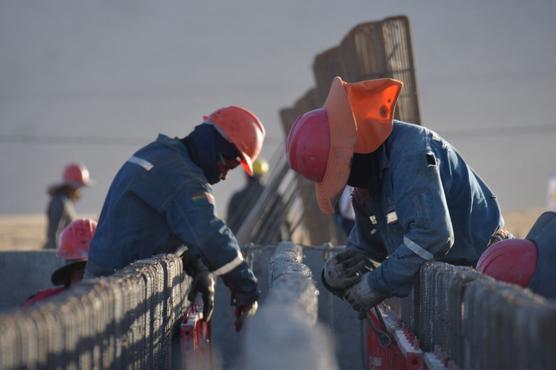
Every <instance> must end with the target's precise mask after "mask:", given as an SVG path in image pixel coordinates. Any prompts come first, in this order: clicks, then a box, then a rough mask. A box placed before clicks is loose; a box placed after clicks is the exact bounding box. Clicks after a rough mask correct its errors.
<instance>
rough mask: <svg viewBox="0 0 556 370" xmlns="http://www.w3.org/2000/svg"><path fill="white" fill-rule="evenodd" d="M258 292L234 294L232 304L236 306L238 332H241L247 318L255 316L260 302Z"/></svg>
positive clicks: (235, 323)
mask: <svg viewBox="0 0 556 370" xmlns="http://www.w3.org/2000/svg"><path fill="white" fill-rule="evenodd" d="M257 299H258V294H257V293H256V294H244V293H238V294H234V295H233V296H232V304H233V305H234V306H235V310H234V315H235V322H234V326H235V329H236V332H239V331H240V330H241V328H242V327H243V323H244V322H245V320H246V319H248V318H250V317H253V316H255V314H256V313H257V309H258V308H259V304H258V303H257Z"/></svg>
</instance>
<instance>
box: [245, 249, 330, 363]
mask: <svg viewBox="0 0 556 370" xmlns="http://www.w3.org/2000/svg"><path fill="white" fill-rule="evenodd" d="M302 260H303V251H302V248H301V247H300V246H297V245H294V244H292V243H287V242H283V243H280V245H279V246H278V247H277V248H276V251H275V253H274V255H273V256H272V258H271V259H270V264H269V270H270V282H271V286H270V291H269V294H268V296H267V299H266V300H265V302H264V305H263V306H262V308H261V309H260V310H259V313H258V314H257V315H256V316H255V317H254V318H253V319H251V321H250V322H249V323H248V326H247V333H246V336H245V344H244V349H245V351H244V357H243V363H242V366H241V368H242V369H247V370H258V369H266V370H281V369H300V370H301V369H305V370H335V369H338V366H337V364H336V359H335V356H334V349H333V342H332V340H331V337H330V334H329V332H328V331H327V330H326V329H325V328H324V327H323V326H322V325H321V324H318V323H317V316H318V307H317V306H318V299H317V296H318V291H317V289H316V287H315V284H314V281H313V279H312V273H311V270H310V269H309V268H308V267H307V266H306V265H304V264H303V263H302Z"/></svg>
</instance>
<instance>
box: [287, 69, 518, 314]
mask: <svg viewBox="0 0 556 370" xmlns="http://www.w3.org/2000/svg"><path fill="white" fill-rule="evenodd" d="M401 87H402V83H401V82H400V81H396V80H392V79H378V80H369V81H362V82H356V83H346V82H344V81H342V79H341V78H339V77H336V78H334V80H333V81H332V85H331V88H330V92H329V94H328V97H327V99H326V101H325V103H324V106H323V108H319V109H316V110H313V111H310V112H307V113H305V114H303V115H302V116H301V117H299V118H298V119H297V120H296V122H295V123H294V125H293V127H292V129H291V130H290V133H289V135H288V141H287V155H288V161H289V164H290V166H291V167H292V168H293V169H294V170H295V171H297V172H299V173H300V174H301V175H303V176H304V177H306V178H307V179H310V180H312V181H314V182H315V183H316V184H315V188H316V198H317V201H318V204H319V207H320V209H321V210H322V211H323V212H325V213H328V214H331V213H333V212H334V206H333V201H334V199H335V198H336V197H337V195H338V194H339V192H340V191H341V190H342V189H343V188H344V187H345V186H346V184H348V185H350V186H353V187H354V188H355V190H354V193H353V205H354V209H355V226H354V228H353V230H352V231H351V234H350V236H349V238H348V242H347V248H346V250H345V251H343V252H341V253H339V254H337V255H336V256H334V257H332V258H330V259H329V260H328V261H327V262H326V264H325V267H324V269H323V281H324V283H325V284H326V285H327V287H328V288H329V289H330V290H331V291H332V292H334V293H335V294H337V295H339V296H340V297H343V298H344V299H346V300H347V301H348V302H349V303H350V304H351V305H352V306H353V308H354V309H355V310H356V311H358V312H359V314H360V317H364V316H365V315H366V313H367V311H368V309H370V308H371V307H373V306H375V305H377V304H379V303H380V302H382V301H383V300H384V299H385V298H388V297H392V296H397V297H404V296H407V295H408V294H409V292H410V290H411V288H412V286H413V283H414V281H415V279H416V277H417V273H418V271H419V268H420V266H421V265H422V264H423V263H424V262H426V261H431V260H439V261H445V262H448V263H452V264H459V265H468V266H473V265H474V264H475V263H476V262H477V260H478V258H479V256H480V255H481V253H482V252H483V251H484V250H485V249H486V248H487V247H488V245H489V244H490V243H492V242H493V241H495V240H499V239H506V238H508V237H510V234H509V233H508V232H507V231H505V230H504V229H503V225H504V221H503V218H502V216H501V213H500V208H499V206H498V203H497V201H496V197H495V196H494V194H493V193H492V191H491V190H490V189H489V188H488V187H487V185H486V184H485V183H484V182H483V181H482V180H481V179H480V178H479V176H477V174H476V173H475V172H474V171H473V170H472V169H471V167H469V165H467V164H466V163H465V161H464V160H463V158H462V157H461V156H460V155H459V154H458V152H457V151H456V149H455V148H454V147H453V146H452V145H450V143H448V142H447V141H446V140H444V139H443V138H441V137H440V136H439V135H438V134H436V133H435V132H434V131H432V130H429V129H427V128H424V127H421V126H418V125H412V124H408V123H404V122H401V121H394V120H393V116H394V107H395V104H396V101H397V98H398V95H399V93H400V90H401ZM374 262H377V264H375V263H374ZM378 262H381V264H380V265H379V266H378V267H374V266H375V265H378Z"/></svg>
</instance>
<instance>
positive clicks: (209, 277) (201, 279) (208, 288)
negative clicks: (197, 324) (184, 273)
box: [187, 270, 215, 322]
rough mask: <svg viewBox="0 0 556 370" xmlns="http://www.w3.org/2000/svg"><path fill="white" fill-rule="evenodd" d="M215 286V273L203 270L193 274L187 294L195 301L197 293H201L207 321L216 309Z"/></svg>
mask: <svg viewBox="0 0 556 370" xmlns="http://www.w3.org/2000/svg"><path fill="white" fill-rule="evenodd" d="M214 287H215V280H214V275H213V274H211V273H210V272H209V271H208V270H202V271H200V272H198V273H197V274H196V275H195V276H193V282H192V283H191V290H190V291H189V294H188V295H187V299H189V300H190V301H191V302H195V297H196V296H197V294H198V293H200V294H201V298H202V299H203V321H206V322H209V321H210V319H211V318H212V312H213V310H214V291H215V288H214Z"/></svg>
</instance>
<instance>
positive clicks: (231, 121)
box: [205, 105, 265, 176]
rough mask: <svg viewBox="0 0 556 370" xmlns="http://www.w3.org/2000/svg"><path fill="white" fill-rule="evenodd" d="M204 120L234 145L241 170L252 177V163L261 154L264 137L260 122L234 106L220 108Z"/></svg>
mask: <svg viewBox="0 0 556 370" xmlns="http://www.w3.org/2000/svg"><path fill="white" fill-rule="evenodd" d="M205 119H208V120H209V121H210V122H212V123H213V124H214V126H215V127H216V129H217V130H218V132H220V134H222V136H224V137H225V138H226V139H227V140H228V141H229V142H231V143H232V144H234V145H235V147H236V148H237V150H238V151H239V153H240V155H241V164H242V166H243V169H244V170H245V172H247V173H248V174H249V175H250V176H252V175H253V161H255V159H257V156H258V155H259V153H260V152H261V149H262V147H263V141H264V136H265V128H264V126H263V124H262V122H261V120H259V118H258V117H257V116H256V115H255V114H253V113H252V112H250V111H249V110H247V109H245V108H242V107H238V106H234V105H232V106H229V107H225V108H220V109H218V110H217V111H215V112H213V113H212V114H211V115H210V116H208V117H205Z"/></svg>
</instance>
